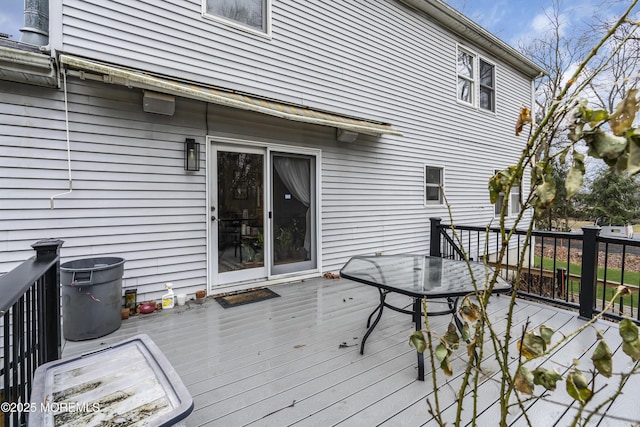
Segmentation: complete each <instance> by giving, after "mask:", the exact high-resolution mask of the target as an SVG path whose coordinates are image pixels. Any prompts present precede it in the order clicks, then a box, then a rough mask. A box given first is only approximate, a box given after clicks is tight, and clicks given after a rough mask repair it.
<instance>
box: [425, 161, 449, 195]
mask: <svg viewBox="0 0 640 427" xmlns="http://www.w3.org/2000/svg"><path fill="white" fill-rule="evenodd" d="M443 186H444V169H443V168H441V167H435V166H428V165H425V167H424V204H425V205H441V204H442V199H443V197H442V187H443Z"/></svg>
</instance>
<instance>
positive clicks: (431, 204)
mask: <svg viewBox="0 0 640 427" xmlns="http://www.w3.org/2000/svg"><path fill="white" fill-rule="evenodd" d="M427 167H430V168H438V169H440V172H441V175H440V179H441V185H442V188H441V189H440V200H438V201H435V200H427ZM445 188H446V187H445V172H444V166H442V165H439V164H436V163H424V164H423V165H422V198H423V202H424V206H425V207H434V206H442V205H444V194H443V193H444V189H445Z"/></svg>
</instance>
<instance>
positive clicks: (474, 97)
mask: <svg viewBox="0 0 640 427" xmlns="http://www.w3.org/2000/svg"><path fill="white" fill-rule="evenodd" d="M460 52H464V53H466V54H467V55H469V56H471V57H472V58H473V59H472V61H473V74H474V76H473V79H469V78H467V77H464V76H460V74H458V57H459V56H460ZM455 64H456V100H457V101H458V103H459V104H462V105H466V106H470V107H475V106H476V100H477V92H478V81H477V80H478V77H477V75H478V55H477V54H476V53H474V52H472V51H471V50H469V49H466V48H464V47H462V46H460V45H457V48H456V62H455ZM460 78H462V79H464V80H467V81H470V82H471V89H472V91H471V102H466V101H463V100H462V99H460V96H459V94H458V90H459V86H458V80H459V79H460Z"/></svg>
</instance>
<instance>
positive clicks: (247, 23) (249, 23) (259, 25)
mask: <svg viewBox="0 0 640 427" xmlns="http://www.w3.org/2000/svg"><path fill="white" fill-rule="evenodd" d="M203 1H204V5H203V14H204V15H205V16H206V15H209V16H211V17H213V18H217V19H219V20H221V21H224V22H227V23H230V24H232V25H236V26H240V27H244V28H246V29H249V30H252V31H258V32H261V33H265V34H268V33H269V24H270V23H269V20H270V15H271V11H270V7H271V0H203Z"/></svg>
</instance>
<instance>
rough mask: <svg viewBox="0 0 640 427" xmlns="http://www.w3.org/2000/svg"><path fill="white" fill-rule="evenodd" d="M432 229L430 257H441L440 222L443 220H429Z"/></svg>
mask: <svg viewBox="0 0 640 427" xmlns="http://www.w3.org/2000/svg"><path fill="white" fill-rule="evenodd" d="M429 221H431V229H430V231H429V255H431V256H435V257H441V256H442V253H440V222H442V218H429Z"/></svg>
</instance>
